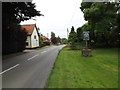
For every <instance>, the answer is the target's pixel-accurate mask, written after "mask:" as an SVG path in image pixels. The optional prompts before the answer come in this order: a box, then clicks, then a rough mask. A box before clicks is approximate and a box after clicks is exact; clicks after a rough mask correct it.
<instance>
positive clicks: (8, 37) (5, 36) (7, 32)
mask: <svg viewBox="0 0 120 90" xmlns="http://www.w3.org/2000/svg"><path fill="white" fill-rule="evenodd" d="M35 16H41V14H40V12H39V11H37V10H36V9H35V4H32V3H31V2H4V3H2V30H3V31H2V52H3V54H9V53H13V52H19V51H22V50H24V49H25V42H26V38H27V34H26V32H25V30H22V29H21V27H20V25H19V23H20V22H21V21H24V20H29V19H31V18H32V17H35Z"/></svg>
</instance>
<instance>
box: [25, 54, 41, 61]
mask: <svg viewBox="0 0 120 90" xmlns="http://www.w3.org/2000/svg"><path fill="white" fill-rule="evenodd" d="M38 55H39V54H37V55H35V56H33V57H31V58H29V59H27V60H28V61H29V60H31V59H33V58H35V57H37V56H38Z"/></svg>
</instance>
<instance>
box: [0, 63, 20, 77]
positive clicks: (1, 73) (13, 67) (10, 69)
mask: <svg viewBox="0 0 120 90" xmlns="http://www.w3.org/2000/svg"><path fill="white" fill-rule="evenodd" d="M19 65H20V64H16V65H15V66H13V67H11V68H9V69H7V70H5V71H3V72H1V73H0V75H1V74H3V73H5V72H7V71H9V70H11V69H13V68H15V67H17V66H19Z"/></svg>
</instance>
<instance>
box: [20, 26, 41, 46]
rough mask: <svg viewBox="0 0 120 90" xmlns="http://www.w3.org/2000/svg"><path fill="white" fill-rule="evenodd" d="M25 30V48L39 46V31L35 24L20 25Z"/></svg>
mask: <svg viewBox="0 0 120 90" xmlns="http://www.w3.org/2000/svg"><path fill="white" fill-rule="evenodd" d="M21 28H22V29H25V30H26V32H27V40H26V48H36V47H39V32H38V28H37V26H36V24H28V25H21Z"/></svg>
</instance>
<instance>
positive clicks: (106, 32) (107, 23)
mask: <svg viewBox="0 0 120 90" xmlns="http://www.w3.org/2000/svg"><path fill="white" fill-rule="evenodd" d="M80 9H81V10H82V11H83V13H84V18H85V20H87V21H88V26H87V25H83V28H82V29H83V30H86V31H90V40H94V44H92V45H95V46H96V47H117V46H118V31H119V24H118V23H119V22H118V19H119V13H118V10H119V9H120V3H115V2H112V3H110V2H82V3H81V7H80ZM86 26H87V28H84V27H86Z"/></svg>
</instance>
